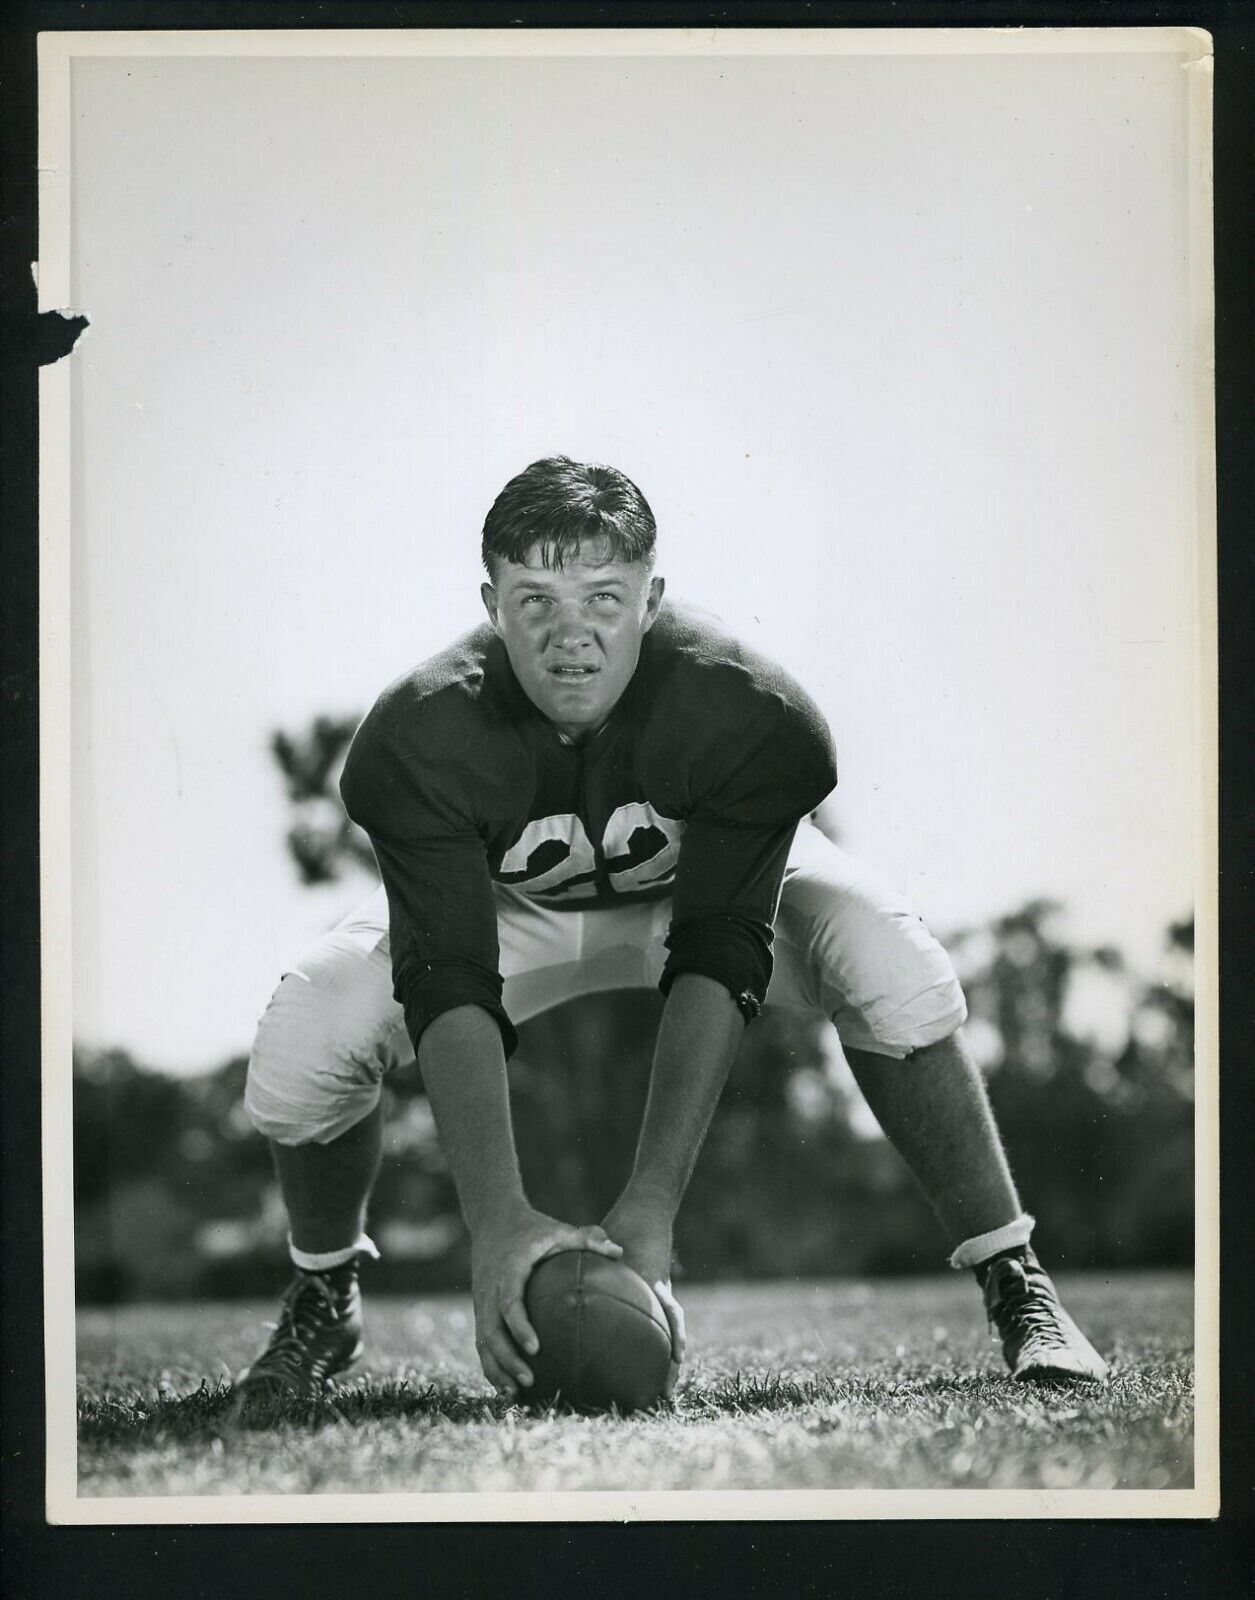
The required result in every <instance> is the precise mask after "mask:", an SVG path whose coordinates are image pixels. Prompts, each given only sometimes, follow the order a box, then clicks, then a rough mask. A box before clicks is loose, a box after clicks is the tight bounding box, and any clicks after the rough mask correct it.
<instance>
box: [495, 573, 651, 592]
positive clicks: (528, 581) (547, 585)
mask: <svg viewBox="0 0 1255 1600" xmlns="http://www.w3.org/2000/svg"><path fill="white" fill-rule="evenodd" d="M514 587H515V588H516V589H517V590H519V591H522V592H526V593H537V594H548V593H549V592H550V591H551V590H552V589H553V587H554V585H553V583H552V582H551V581H550V580H549V577H548V574H547V573H541V572H538V573H535V574H534V575H529V576H528V577H526V578H519V579H518V580H517V581H516V583H515V585H514ZM581 587H583V588H584V589H623V588H626V587H627V579H626V577H623V576H621V575H620V574H619V573H617V572H612V573H610V575H609V576H590V577H588V578H584V579H581Z"/></svg>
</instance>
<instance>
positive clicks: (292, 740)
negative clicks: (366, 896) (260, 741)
mask: <svg viewBox="0 0 1255 1600" xmlns="http://www.w3.org/2000/svg"><path fill="white" fill-rule="evenodd" d="M360 720H361V719H360V718H358V717H315V718H314V720H313V721H312V722H311V723H310V725H309V727H308V728H306V729H305V730H304V732H302V733H296V734H290V733H284V732H283V731H282V730H281V729H279V730H276V731H275V732H274V733H273V734H272V735H271V737H270V753H271V755H272V756H273V757H274V759H275V763H276V765H277V766H278V768H279V771H280V772H281V773H282V774H283V780H284V785H285V787H286V789H287V793H288V799H289V800H290V801H291V803H292V811H293V820H292V825H291V826H290V827H289V829H288V833H287V846H288V852H289V854H290V855H291V857H292V860H293V861H294V862H295V864H296V870H297V872H298V873H299V874H300V878H301V882H302V883H331V882H334V880H335V879H337V878H339V877H340V875H341V874H342V872H343V871H344V868H345V866H346V865H347V864H349V863H352V864H354V865H356V866H359V867H365V868H367V870H368V871H371V872H373V871H374V870H375V857H374V853H373V851H372V850H371V848H370V840H369V839H368V838H367V837H366V835H365V834H364V833H363V832H362V830H361V829H360V828H358V827H356V826H355V825H354V824H353V823H352V822H350V820H349V818H348V814H347V813H346V811H345V809H344V807H343V805H341V803H340V787H339V785H340V774H341V772H342V771H343V770H344V758H345V756H346V754H347V753H348V748H349V741H350V740H351V739H352V737H353V733H354V731H355V729H356V728H357V724H358V722H359V721H360Z"/></svg>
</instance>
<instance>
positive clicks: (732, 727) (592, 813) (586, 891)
mask: <svg viewBox="0 0 1255 1600" xmlns="http://www.w3.org/2000/svg"><path fill="white" fill-rule="evenodd" d="M835 782H836V765H835V760H834V756H833V751H832V742H831V738H830V736H829V733H828V728H827V725H826V723H825V722H824V719H823V716H822V715H821V713H820V712H819V710H818V709H817V707H816V706H815V705H814V703H813V702H812V701H811V700H810V699H809V697H808V696H807V695H806V694H805V693H804V691H803V690H802V689H800V688H799V687H798V685H797V684H796V683H795V682H794V681H793V680H792V679H791V678H790V677H789V676H788V674H787V673H785V672H783V671H782V670H781V669H780V668H779V667H777V666H775V665H773V664H772V663H771V662H769V661H766V660H764V659H763V658H762V657H761V656H758V655H756V654H754V653H753V652H752V651H750V650H747V649H746V648H745V647H744V646H742V645H740V644H738V643H737V642H736V641H735V640H733V639H731V638H729V637H728V636H727V635H726V634H724V633H722V632H721V631H720V630H719V629H718V628H717V627H715V626H714V625H712V624H710V623H709V622H707V621H706V620H704V619H701V618H698V617H697V616H695V615H693V614H692V613H689V612H687V611H685V610H683V609H682V608H680V607H677V606H675V605H673V604H671V603H669V602H664V604H663V606H662V608H661V610H660V612H659V614H658V618H657V620H656V622H655V623H654V626H653V628H652V629H651V630H650V631H649V633H648V634H646V636H645V638H644V640H643V642H642V646H641V656H640V662H639V664H638V666H637V669H636V672H635V674H634V675H633V678H632V680H631V682H630V684H629V685H628V688H627V690H626V691H625V693H624V695H623V697H622V698H621V699H620V700H619V702H618V704H617V705H616V706H615V708H614V710H613V712H612V713H611V715H610V717H609V719H608V720H607V722H606V723H605V724H604V725H603V726H602V727H601V728H600V729H599V730H598V732H597V733H596V734H595V735H594V736H593V737H592V738H590V739H587V740H585V741H584V742H583V743H581V744H579V745H575V744H571V743H569V742H567V741H566V740H564V739H563V738H562V736H561V735H560V734H559V733H558V732H557V730H556V729H555V728H554V726H553V725H552V723H550V722H549V721H547V720H546V718H545V717H543V716H542V715H541V713H540V712H539V711H538V710H537V709H536V707H535V706H534V705H533V704H532V702H531V701H530V700H529V699H528V698H527V696H526V694H525V693H524V691H523V689H522V688H521V687H520V685H519V683H518V680H517V679H516V678H515V676H514V673H513V671H512V670H511V667H510V663H509V659H508V657H507V655H506V652H505V647H504V645H503V644H502V643H501V641H500V639H499V638H498V637H497V635H496V634H495V633H494V632H493V630H492V629H491V628H490V627H489V626H488V625H487V624H485V625H484V626H482V627H480V628H478V629H476V630H475V631H474V632H473V633H471V634H468V635H467V636H466V637H464V638H462V639H460V640H458V641H457V643H455V644H454V645H452V646H451V647H450V648H449V649H447V650H445V651H443V652H442V653H441V654H440V655H438V656H435V657H434V658H433V659H432V660H430V661H428V662H426V663H424V665H422V666H420V667H418V668H417V669H416V670H415V671H414V672H412V673H410V674H409V675H408V676H406V677H404V678H401V679H399V680H398V681H397V682H396V683H394V684H393V685H392V686H391V687H390V688H388V689H387V690H385V691H384V693H383V694H382V695H381V696H380V698H379V700H378V701H377V702H376V703H375V705H374V707H373V708H372V710H371V711H370V713H369V714H368V716H367V717H366V719H365V721H364V722H363V723H362V725H361V727H360V728H359V729H358V731H357V734H356V736H355V738H354V740H353V743H352V746H351V748H350V750H349V755H348V760H347V762H346V764H345V769H344V776H343V779H342V780H341V786H340V787H341V793H342V795H343V798H344V803H345V806H346V808H347V810H348V813H349V815H350V816H351V817H352V818H353V820H354V821H355V822H357V823H359V824H360V825H361V826H362V827H363V828H365V830H366V831H367V833H368V834H369V835H370V838H371V842H372V844H373V845H374V849H375V855H376V857H377V859H378V862H379V870H380V873H381V874H382V877H383V881H384V886H385V888H386V890H387V895H388V912H389V921H390V928H391V945H392V967H393V979H394V983H395V990H396V997H397V999H398V1000H399V1001H400V1002H401V1004H402V1006H403V1007H404V1009H405V1015H406V1022H407V1024H408V1026H409V1031H410V1034H411V1036H412V1038H413V1040H414V1044H415V1048H417V1046H418V1040H419V1037H420V1035H421V1033H422V1031H423V1029H424V1028H425V1027H426V1026H427V1024H428V1023H430V1022H431V1021H432V1019H433V1018H434V1017H436V1016H438V1015H439V1014H440V1013H441V1012H443V1011H447V1010H449V1009H451V1008H452V1007H453V1006H458V1005H466V1004H476V1005H481V1006H484V1007H485V1008H486V1009H487V1010H489V1011H490V1012H492V1014H493V1015H494V1016H495V1017H496V1018H497V1019H498V1021H499V1023H500V1025H501V1028H502V1033H503V1035H504V1038H505V1044H506V1050H507V1053H509V1051H511V1050H512V1049H513V1047H514V1042H515V1040H514V1030H513V1028H512V1027H511V1025H510V1022H509V1019H508V1017H507V1016H506V1014H505V1012H504V1009H503V1007H502V1004H501V992H502V983H501V977H500V974H499V972H498V969H497V968H498V944H497V924H496V901H495V898H494V894H493V887H492V886H493V884H494V882H495V883H498V884H503V885H508V886H509V887H510V888H512V889H514V890H516V891H518V892H520V893H522V894H526V895H529V896H534V897H535V898H536V899H537V900H539V901H542V902H543V903H544V904H546V905H549V906H553V907H556V908H557V909H559V910H571V911H589V910H597V909H602V908H611V907H614V906H616V905H621V904H623V903H624V902H625V901H632V900H641V899H659V898H663V897H668V896H669V897H671V898H672V900H673V908H672V919H671V928H670V934H669V937H668V941H667V942H668V949H669V955H668V959H667V963H666V968H665V971H664V973H663V978H662V987H663V989H664V990H666V989H668V988H669V987H670V985H671V983H672V982H673V981H674V979H675V978H676V976H677V975H678V974H679V973H681V972H699V973H703V974H705V975H706V976H708V977H712V978H714V979H716V980H717V981H719V982H720V983H723V984H725V985H726V986H727V988H728V989H729V990H730V991H731V992H732V993H733V994H734V995H735V996H736V997H737V998H738V999H742V998H743V997H746V996H748V997H751V999H752V1000H761V998H762V996H763V994H764V993H765V991H766V987H767V981H768V979H769V977H770V975H771V928H772V922H773V919H774V917H775V912H776V904H777V901H778V899H779V894H780V885H781V882H782V880H783V876H784V868H785V862H786V859H787V856H788V850H789V845H790V842H791V840H792V837H793V833H794V831H795V829H796V827H797V824H798V822H799V820H800V819H801V818H802V817H803V816H805V815H806V814H807V813H808V812H809V811H811V810H813V809H814V807H815V806H817V805H818V804H819V802H820V801H821V800H822V799H823V798H824V796H825V795H826V794H828V793H829V791H830V790H831V789H832V787H833V785H834V783H835ZM746 1003H747V1004H749V1001H747V1002H746Z"/></svg>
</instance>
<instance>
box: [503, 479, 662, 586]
mask: <svg viewBox="0 0 1255 1600" xmlns="http://www.w3.org/2000/svg"><path fill="white" fill-rule="evenodd" d="M657 531H658V530H657V526H656V524H655V522H654V514H653V512H652V511H651V510H650V509H649V503H648V501H647V500H646V499H645V496H644V495H643V494H642V493H641V491H640V490H639V489H638V488H637V487H636V485H635V484H634V483H633V482H632V480H631V478H629V477H627V476H626V475H625V474H624V473H622V472H620V471H619V470H618V469H617V468H616V467H602V466H593V465H590V464H588V463H587V462H583V461H572V460H571V459H570V457H568V456H546V457H545V458H544V460H542V461H533V462H532V464H531V466H530V467H525V468H524V469H523V471H522V472H520V473H519V474H518V476H517V477H514V478H511V479H510V481H509V483H507V484H506V486H505V488H504V489H503V490H502V491H501V493H500V494H499V495H498V496H497V498H496V499H495V500H494V501H493V503H492V509H491V510H490V511H489V513H488V515H487V517H486V518H485V519H484V537H483V542H482V545H481V553H482V555H483V559H484V566H485V567H486V568H487V569H488V572H489V574H490V575H491V573H492V569H493V562H494V561H512V562H517V563H518V564H520V565H522V564H523V563H524V562H525V561H526V559H527V555H528V552H529V551H530V550H531V549H532V548H533V546H535V545H540V547H541V559H542V560H543V562H544V564H545V565H546V566H547V567H559V568H560V567H562V566H563V565H564V564H565V563H566V562H567V561H569V560H570V559H572V558H573V557H574V556H575V555H576V554H577V553H578V551H579V548H580V545H581V544H582V543H584V542H585V541H586V540H597V539H604V540H605V541H606V543H607V545H608V547H609V551H610V558H611V560H613V561H644V562H646V563H647V564H649V565H652V563H653V559H654V539H655V536H656V534H657Z"/></svg>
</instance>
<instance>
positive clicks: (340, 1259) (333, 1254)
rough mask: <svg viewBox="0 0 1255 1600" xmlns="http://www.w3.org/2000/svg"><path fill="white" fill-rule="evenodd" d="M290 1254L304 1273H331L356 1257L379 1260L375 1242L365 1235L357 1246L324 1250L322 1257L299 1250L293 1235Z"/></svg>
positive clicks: (290, 1239)
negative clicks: (293, 1241) (293, 1240)
mask: <svg viewBox="0 0 1255 1600" xmlns="http://www.w3.org/2000/svg"><path fill="white" fill-rule="evenodd" d="M288 1254H289V1255H290V1256H291V1257H292V1260H293V1261H294V1262H295V1263H296V1265H297V1266H298V1267H300V1269H301V1271H302V1272H331V1271H332V1270H333V1269H334V1268H336V1267H342V1266H343V1265H344V1263H345V1262H346V1261H352V1259H353V1257H354V1256H369V1257H370V1258H371V1260H372V1261H378V1260H379V1251H378V1249H377V1248H376V1247H375V1241H374V1240H373V1239H368V1238H367V1237H366V1235H365V1234H362V1235H361V1237H360V1238H359V1239H358V1241H357V1243H356V1244H349V1245H345V1247H344V1249H343V1250H324V1251H323V1252H322V1254H321V1255H315V1254H314V1253H313V1252H312V1251H309V1250H298V1249H297V1248H296V1246H295V1245H294V1244H293V1243H292V1235H291V1234H288Z"/></svg>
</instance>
